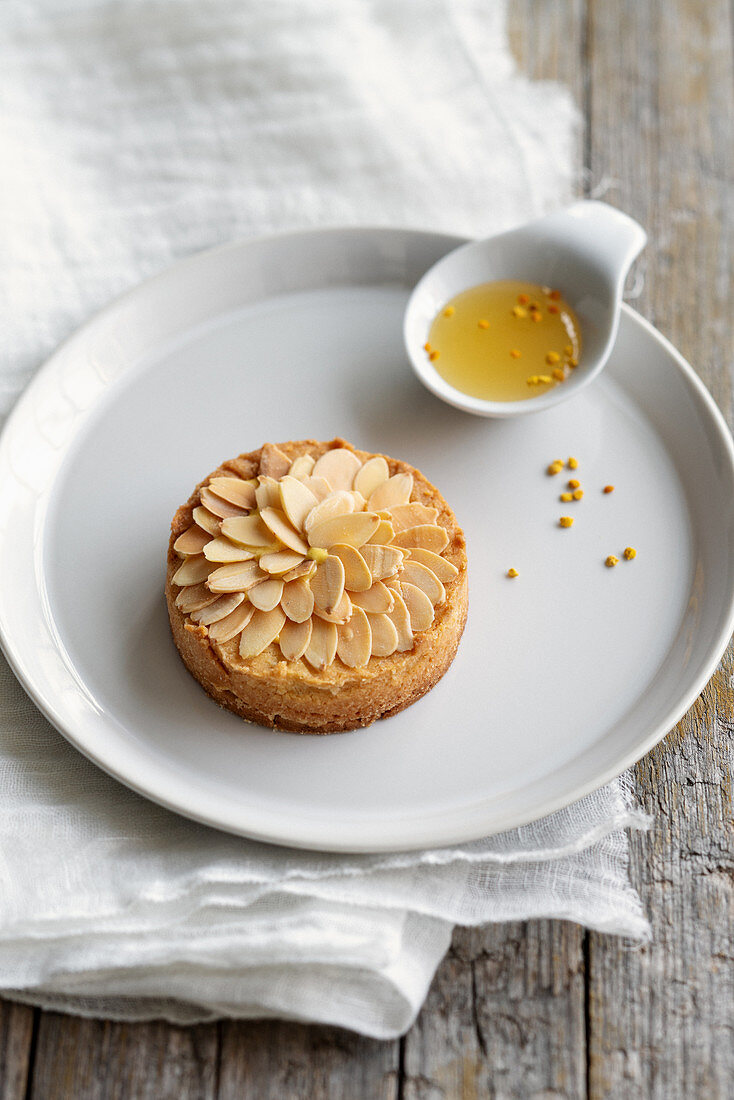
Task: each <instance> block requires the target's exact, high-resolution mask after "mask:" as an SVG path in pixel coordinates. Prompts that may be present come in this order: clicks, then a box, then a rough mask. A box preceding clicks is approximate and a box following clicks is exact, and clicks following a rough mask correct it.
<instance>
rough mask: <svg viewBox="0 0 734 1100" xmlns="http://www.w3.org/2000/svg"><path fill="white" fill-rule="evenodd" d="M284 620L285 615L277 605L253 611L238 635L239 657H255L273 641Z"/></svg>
mask: <svg viewBox="0 0 734 1100" xmlns="http://www.w3.org/2000/svg"><path fill="white" fill-rule="evenodd" d="M284 622H285V615H284V614H283V612H282V611H281V609H280V608H279V607H274V608H273V610H272V611H255V612H254V613H253V616H252V618H251V619H250V621H249V623H248V624H247V626H246V627H245V628H244V630H243V631H242V634H241V635H240V657H244V658H245V659H246V658H248V657H257V655H258V653H262V651H263V650H264V649H267V648H268V646H269V645H270V644H271V642H274V641H275V639H276V638H277V637H278V634H279V633H280V631H281V628H282V626H283V623H284Z"/></svg>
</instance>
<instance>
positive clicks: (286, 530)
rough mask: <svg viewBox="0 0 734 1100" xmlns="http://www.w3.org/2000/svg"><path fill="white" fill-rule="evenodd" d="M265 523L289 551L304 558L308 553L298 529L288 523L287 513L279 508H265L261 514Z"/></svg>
mask: <svg viewBox="0 0 734 1100" xmlns="http://www.w3.org/2000/svg"><path fill="white" fill-rule="evenodd" d="M260 518H261V519H262V521H263V523H264V524H265V525H266V526H267V527H269V528H270V530H271V531H272V532H273V534H274V535H275V537H276V538H277V539H280V541H281V542H282V543H283V545H284V546H287V547H288V549H289V550H295V551H296V552H297V553H298V554H303V555H304V556H305V555H306V554H307V553H308V546H307V545H306V543H305V542H304V541H303V539H302V538H301V536H300V535H299V534H298V532H297V531H296V529H295V528H294V527H293V526H292V525H291V524H290V523H289V522H288V520H287V519H286V517H285V513H284V512H281V511H280V509H279V508H265V509H264V510H263V511H262V512H261V513H260Z"/></svg>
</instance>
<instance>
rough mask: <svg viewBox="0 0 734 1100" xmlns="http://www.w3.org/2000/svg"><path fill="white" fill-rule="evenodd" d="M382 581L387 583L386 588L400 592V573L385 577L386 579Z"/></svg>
mask: <svg viewBox="0 0 734 1100" xmlns="http://www.w3.org/2000/svg"><path fill="white" fill-rule="evenodd" d="M382 583H383V584H384V585H385V587H386V588H390V589H391V590H392V591H393V592H399V591H400V574H399V573H395V575H394V576H392V577H385V579H384V581H383V582H382Z"/></svg>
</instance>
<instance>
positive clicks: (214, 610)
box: [191, 592, 245, 626]
mask: <svg viewBox="0 0 734 1100" xmlns="http://www.w3.org/2000/svg"><path fill="white" fill-rule="evenodd" d="M244 598H245V594H244V592H230V593H229V594H228V595H227V596H220V597H219V599H218V600H215V601H214V603H210V604H209V605H208V606H207V607H201V608H199V610H198V611H192V612H191V618H192V619H193V620H194V622H195V623H199V625H200V626H209V624H210V623H216V622H219V620H220V619H224V618H226V617H227V615H229V613H230V612H231V611H234V609H235V608H236V607H239V606H240V604H241V603H242V601H243V600H244Z"/></svg>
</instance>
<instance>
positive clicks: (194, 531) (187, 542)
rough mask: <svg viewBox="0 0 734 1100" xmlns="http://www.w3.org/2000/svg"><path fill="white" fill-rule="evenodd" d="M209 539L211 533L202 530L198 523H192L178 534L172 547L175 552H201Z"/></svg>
mask: <svg viewBox="0 0 734 1100" xmlns="http://www.w3.org/2000/svg"><path fill="white" fill-rule="evenodd" d="M210 541H211V535H210V534H209V532H208V531H204V530H203V528H201V527H199V526H198V524H194V525H193V526H192V527H189V528H188V530H187V531H184V532H183V534H182V535H179V536H178V538H177V539H176V541H175V542H174V544H173V549H174V550H175V551H176V553H177V554H201V552H202V551H203V549H204V547H205V546H206V544H207V543H208V542H210Z"/></svg>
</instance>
